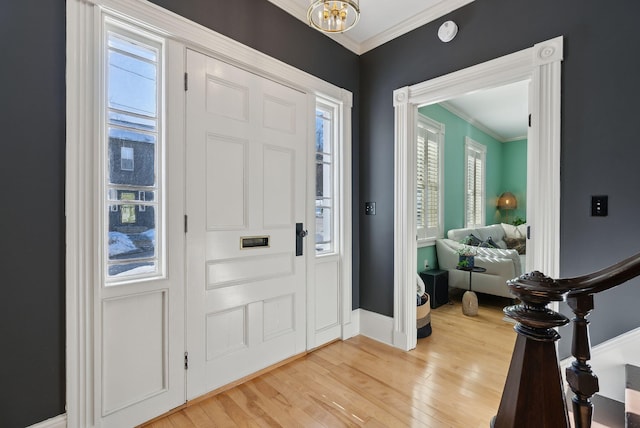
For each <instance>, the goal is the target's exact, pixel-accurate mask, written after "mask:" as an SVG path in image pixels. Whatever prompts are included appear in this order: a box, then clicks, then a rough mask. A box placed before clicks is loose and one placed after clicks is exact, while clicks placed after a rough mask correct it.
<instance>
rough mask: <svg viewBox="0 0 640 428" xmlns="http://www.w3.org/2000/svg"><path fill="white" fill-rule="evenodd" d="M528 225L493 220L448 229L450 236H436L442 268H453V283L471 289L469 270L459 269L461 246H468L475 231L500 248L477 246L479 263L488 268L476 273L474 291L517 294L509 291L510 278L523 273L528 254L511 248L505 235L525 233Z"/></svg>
mask: <svg viewBox="0 0 640 428" xmlns="http://www.w3.org/2000/svg"><path fill="white" fill-rule="evenodd" d="M525 230H526V225H522V226H519V227H517V228H516V227H515V226H511V225H507V224H493V225H490V226H483V227H477V228H470V229H452V230H450V231H449V232H448V233H447V239H438V240H436V253H437V256H438V265H439V266H440V269H443V270H447V271H449V286H450V287H456V288H462V289H465V290H466V289H468V288H469V272H465V271H461V270H458V269H456V266H457V265H458V252H457V251H458V249H460V248H461V247H463V246H464V244H462V242H463V241H464V239H465V238H466V237H467V236H469V235H471V234H472V235H474V236H475V237H476V238H478V239H479V240H481V241H486V240H488V239H489V238H491V239H492V240H493V242H495V244H497V246H498V247H499V248H482V247H476V252H477V254H476V256H475V265H476V266H479V267H483V268H485V269H487V271H486V272H485V273H475V272H474V273H473V274H472V275H473V279H472V286H473V287H472V288H473V291H477V292H480V293H487V294H493V295H496V296H502V297H510V298H511V297H513V296H512V295H511V294H510V293H509V289H508V287H507V281H508V280H510V279H513V278H516V277H518V276H520V275H522V273H523V267H524V266H525V257H526V256H524V255H519V254H518V251H516V250H515V249H507V245H506V243H505V237H507V235H509V236H508V237H509V238H512V237H513V236H520V235H521V236H522V238H524V231H525Z"/></svg>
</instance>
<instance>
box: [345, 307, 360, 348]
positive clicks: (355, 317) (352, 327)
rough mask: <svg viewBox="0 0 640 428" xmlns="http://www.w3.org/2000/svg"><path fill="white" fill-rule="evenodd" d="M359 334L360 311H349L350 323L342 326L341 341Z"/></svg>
mask: <svg viewBox="0 0 640 428" xmlns="http://www.w3.org/2000/svg"><path fill="white" fill-rule="evenodd" d="M359 334H360V309H356V310H354V311H351V321H350V322H348V323H346V324H343V325H342V340H347V339H349V338H351V337H355V336H357V335H359Z"/></svg>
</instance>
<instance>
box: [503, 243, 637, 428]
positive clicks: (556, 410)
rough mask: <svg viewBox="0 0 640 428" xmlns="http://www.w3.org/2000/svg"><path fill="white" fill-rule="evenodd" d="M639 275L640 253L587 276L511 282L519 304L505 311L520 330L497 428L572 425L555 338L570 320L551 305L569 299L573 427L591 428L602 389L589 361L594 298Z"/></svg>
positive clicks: (537, 277)
mask: <svg viewBox="0 0 640 428" xmlns="http://www.w3.org/2000/svg"><path fill="white" fill-rule="evenodd" d="M638 275H640V254H636V255H635V256H632V257H629V258H628V259H626V260H623V261H621V262H619V263H617V264H615V265H613V266H610V267H608V268H605V269H602V270H600V271H598V272H594V273H592V274H589V275H584V276H579V277H576V278H567V279H556V280H554V279H552V278H549V277H548V276H546V275H544V274H542V273H540V272H537V271H536V272H532V273H528V274H525V275H522V276H520V277H519V278H516V279H513V280H511V281H508V283H507V284H508V286H509V288H510V290H511V293H512V294H513V295H514V296H515V297H517V298H518V299H520V301H521V303H520V304H519V305H516V306H509V307H507V308H505V309H504V312H505V314H506V315H507V316H509V317H510V318H512V319H514V320H515V321H516V322H517V324H516V326H515V330H516V332H517V333H518V337H517V338H516V344H515V346H514V350H513V355H512V357H511V365H510V366H509V372H508V374H507V380H506V382H505V387H504V390H503V393H502V400H501V401H500V406H499V408H498V414H497V415H496V416H495V417H494V418H493V420H492V421H491V426H492V427H493V428H516V427H517V428H527V427H532V428H534V427H535V428H545V427H548V428H561V427H567V428H568V427H570V425H569V415H568V411H567V404H566V400H565V395H564V390H563V384H562V376H561V374H560V367H559V364H558V358H557V354H556V348H555V342H556V341H557V340H558V339H560V335H559V334H558V332H557V331H556V330H555V328H556V327H560V326H563V325H566V324H568V323H569V318H567V317H566V316H564V315H562V314H560V313H558V312H555V311H553V310H551V309H549V308H548V307H547V306H548V304H549V303H551V302H559V301H563V300H566V302H567V303H568V305H569V307H570V308H571V309H572V311H573V313H574V315H575V317H574V318H573V320H572V321H573V342H572V346H571V353H572V355H573V357H574V358H575V360H574V361H573V362H572V364H571V366H570V367H568V368H567V369H566V379H567V383H568V384H569V386H570V387H571V390H572V391H573V393H574V394H575V395H574V397H573V398H572V400H571V401H572V408H573V420H574V427H575V428H590V427H591V421H592V418H593V403H592V402H591V398H592V397H593V395H594V394H595V393H596V392H598V390H599V386H598V377H597V376H596V375H595V374H594V373H593V371H592V370H591V366H590V365H589V364H588V363H587V361H589V360H590V359H591V345H590V341H589V321H587V316H588V315H589V313H590V312H591V311H592V310H593V308H594V299H593V296H594V295H595V294H597V293H600V292H602V291H605V290H608V289H610V288H613V287H616V286H618V285H620V284H622V283H624V282H626V281H628V280H630V279H632V278H635V277H636V276H638Z"/></svg>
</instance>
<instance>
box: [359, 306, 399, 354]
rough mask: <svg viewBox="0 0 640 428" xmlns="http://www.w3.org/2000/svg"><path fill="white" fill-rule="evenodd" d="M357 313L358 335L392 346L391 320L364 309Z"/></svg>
mask: <svg viewBox="0 0 640 428" xmlns="http://www.w3.org/2000/svg"><path fill="white" fill-rule="evenodd" d="M359 311H360V334H362V335H363V336H367V337H369V338H371V339H374V340H377V341H378V342H382V343H385V344H387V345H390V346H393V318H391V317H387V316H385V315H380V314H377V313H375V312H370V311H367V310H365V309H359Z"/></svg>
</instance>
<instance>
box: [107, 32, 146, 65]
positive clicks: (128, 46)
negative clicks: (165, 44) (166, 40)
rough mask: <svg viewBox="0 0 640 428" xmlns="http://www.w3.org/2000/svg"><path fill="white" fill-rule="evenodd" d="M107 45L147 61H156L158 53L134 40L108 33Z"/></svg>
mask: <svg viewBox="0 0 640 428" xmlns="http://www.w3.org/2000/svg"><path fill="white" fill-rule="evenodd" d="M108 44H109V47H110V48H114V49H117V50H121V51H125V52H128V53H130V54H132V55H136V56H139V57H141V58H144V59H147V60H149V61H153V62H156V61H158V52H157V51H156V50H155V49H151V48H149V47H148V46H143V45H141V44H140V43H137V42H136V41H134V40H129V39H125V38H124V37H123V36H120V35H118V34H114V33H109V42H108Z"/></svg>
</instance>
